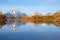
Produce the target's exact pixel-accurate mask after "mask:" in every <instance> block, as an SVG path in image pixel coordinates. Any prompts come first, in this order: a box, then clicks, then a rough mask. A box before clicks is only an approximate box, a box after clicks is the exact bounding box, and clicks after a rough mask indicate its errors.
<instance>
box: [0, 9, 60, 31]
mask: <svg viewBox="0 0 60 40" xmlns="http://www.w3.org/2000/svg"><path fill="white" fill-rule="evenodd" d="M28 22H31V23H33V24H35V25H37V24H43V23H46V24H55V25H56V26H60V12H56V13H55V14H52V15H51V14H49V15H39V13H35V15H33V16H28V15H26V14H25V13H21V12H19V11H17V10H16V9H11V10H9V12H7V13H5V14H2V13H1V12H0V28H1V27H3V26H4V25H8V26H10V27H11V28H12V29H13V30H15V29H16V28H17V27H18V26H21V25H25V24H26V23H28Z"/></svg>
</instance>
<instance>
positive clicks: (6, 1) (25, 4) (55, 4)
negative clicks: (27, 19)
mask: <svg viewBox="0 0 60 40" xmlns="http://www.w3.org/2000/svg"><path fill="white" fill-rule="evenodd" d="M11 8H16V9H18V10H19V11H21V12H25V13H27V14H28V15H31V14H33V13H34V12H40V13H42V14H45V13H49V12H51V13H54V12H57V11H60V0H0V11H2V12H3V13H5V12H7V11H8V10H9V9H11Z"/></svg>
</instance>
